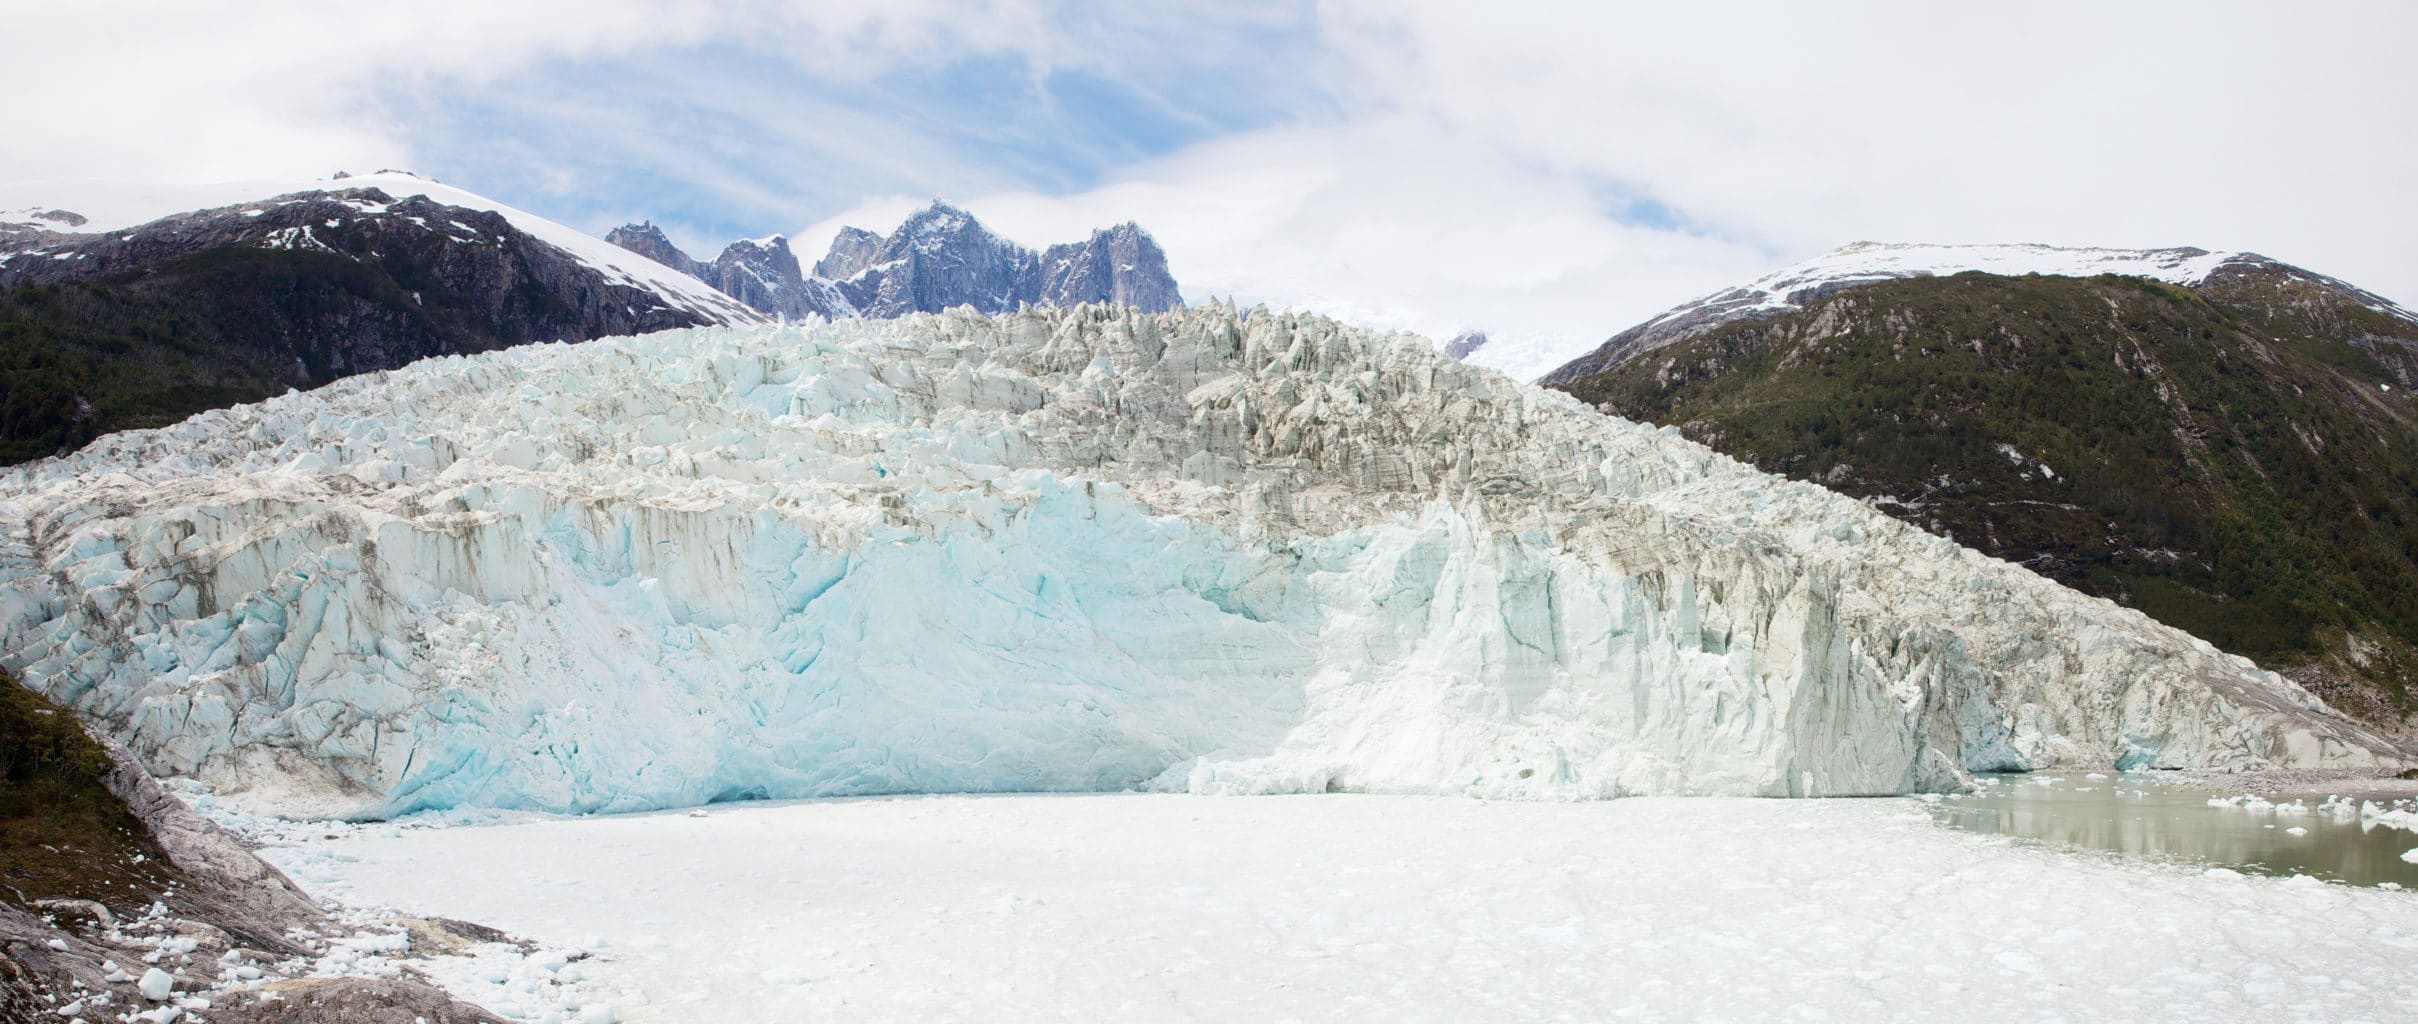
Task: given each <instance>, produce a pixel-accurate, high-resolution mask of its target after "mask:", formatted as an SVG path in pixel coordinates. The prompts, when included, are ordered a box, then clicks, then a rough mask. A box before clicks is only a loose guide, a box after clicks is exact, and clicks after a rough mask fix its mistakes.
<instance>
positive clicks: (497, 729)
mask: <svg viewBox="0 0 2418 1024" xmlns="http://www.w3.org/2000/svg"><path fill="white" fill-rule="evenodd" d="M0 524H5V526H4V527H0V529H5V531H6V532H5V536H0V661H5V663H6V664H7V665H8V666H9V667H11V668H12V669H15V670H17V671H18V672H19V673H20V674H22V675H23V676H24V678H25V679H26V680H27V682H28V683H29V684H30V685H33V686H35V687H37V688H39V689H41V690H43V691H44V692H46V693H47V694H49V695H50V696H51V697H52V698H53V699H55V700H59V701H61V702H63V703H67V704H70V705H72V706H74V707H75V708H76V709H78V710H79V711H80V712H82V713H83V714H85V715H87V716H88V717H89V718H91V719H92V720H94V721H96V722H98V723H101V724H102V725H103V727H105V728H106V729H108V730H109V731H111V732H112V733H114V734H115V735H117V737H118V738H120V739H121V740H123V741H125V742H126V743H127V744H128V746H129V747H131V748H132V749H133V750H135V751H136V752H137V753H138V754H139V755H140V756H141V757H142V758H143V759H144V760H145V761H146V763H147V764H148V765H149V766H150V767H151V768H152V769H153V770H154V771H156V772H160V773H163V774H182V775H191V776H195V777H198V778H200V779H202V780H204V781H207V782H210V783H212V784H214V785H216V786H217V787H218V788H219V790H220V792H221V793H222V794H223V795H224V796H225V797H226V798H227V799H230V800H234V801H238V802H248V803H250V804H252V805H255V806H258V807H261V808H264V809H270V810H277V811H281V812H285V813H301V814H331V815H349V816H365V815H385V814H395V813H403V812H408V811H412V810H418V809H427V808H444V807H457V806H489V807H517V808H533V809H543V810H555V811H586V810H637V809H645V808H655V807H665V806H678V805H684V804H694V803H702V802H707V801H714V800H723V799H734V798H748V797H801V796H825V795H843V794H872V793H897V792H934V791H992V790H1089V789H1110V788H1124V787H1135V786H1156V787H1162V788H1189V789H1193V790H1196V791H1205V792H1270V791H1302V790H1312V791H1315V790H1324V789H1331V788H1332V789H1355V790H1372V791H1404V792H1450V793H1471V794H1476V795H1485V796H1532V797H1610V796H1619V795H1627V794H1647V793H1655V794H1755V795H1772V796H1784V795H1785V796H1804V795H1840V794H1874V793H1898V792H1907V791H1919V790H1930V789H1939V788H1944V787H1949V786H1953V785H1956V784H1958V782H1959V781H1960V779H1961V777H1962V773H1963V772H1964V771H1967V770H1975V769H1983V768H2031V767H2043V766H2050V765H2095V766H2111V765H2117V764H2119V763H2121V764H2123V765H2125V766H2128V767H2129V766H2159V767H2186V766H2190V767H2230V768H2246V767H2257V766H2266V765H2292V766H2325V767H2364V766H2375V765H2382V764H2394V763H2402V762H2404V761H2405V760H2407V759H2408V756H2409V755H2408V752H2407V751H2405V750H2403V749H2401V748H2398V747H2396V746H2395V745H2394V744H2393V743H2392V742H2390V741H2388V740H2387V739H2385V738H2383V737H2381V736H2378V735H2376V734H2373V733H2371V732H2369V731H2367V730H2365V729H2363V728H2361V727H2359V726H2358V725H2356V724H2354V723H2352V722H2350V721H2348V720H2346V719H2343V718H2342V717H2340V716H2338V715H2336V714H2334V713H2333V712H2331V711H2329V710H2328V709H2326V708H2325V707H2324V706H2323V705H2322V704H2321V703H2320V702H2318V701H2317V700H2316V699H2315V698H2313V697H2311V696H2310V695H2308V694H2307V693H2305V692H2304V691H2302V690H2300V689H2299V688H2297V687H2295V686H2294V685H2292V684H2291V683H2289V682H2288V681H2285V680H2283V679H2282V678H2280V677H2278V676H2276V675H2274V674H2272V673H2268V672H2265V671H2261V670H2259V669H2257V668H2255V667H2253V666H2251V665H2250V664H2249V663H2247V662H2245V661H2242V660H2241V659H2238V658H2234V657H2231V656H2228V655H2224V654H2222V653H2220V652H2217V651H2216V650H2214V649H2212V648H2210V647H2209V646H2208V645H2206V644H2205V643H2202V642H2200V641H2197V640H2195V639H2193V638H2191V637H2189V636H2187V635H2185V634H2182V633H2179V632H2176V631H2174V630H2172V629H2168V628H2165V627H2163V626H2160V625H2158V624H2156V623H2154V622H2152V621H2151V620H2149V619H2148V618H2146V617H2144V616H2141V615H2139V614H2136V613H2134V612H2131V611H2128V610H2125V609H2122V608H2120V607H2117V606H2115V605H2112V604H2109V603H2107V602H2104V601H2100V600H2097V599H2093V598H2087V597H2083V596H2081V595H2078V594H2075V593H2073V592H2071V591H2068V590H2065V589H2063V588H2061V587H2058V586H2056V585H2055V584H2053V583H2050V582H2048V581H2046V580H2043V579H2041V578H2039V577H2037V576H2034V575H2032V574H2030V573H2028V572H2026V571H2024V570H2022V569H2020V568H2017V567H2015V566H2012V565H2008V564H2005V563H2002V562H1998V561H1994V560H1992V559H1989V558H1986V557H1984V556H1982V555H1980V554H1978V553H1975V552H1972V551H1968V550H1965V549H1962V548H1959V547H1957V546H1955V545H1954V544H1951V543H1949V542H1948V541H1945V540H1942V539H1940V538H1937V537H1932V536H1929V535H1926V534H1924V533H1921V532H1919V531H1916V530H1913V529H1911V528H1908V527H1906V526H1903V525H1902V524H1899V523H1897V522H1895V521H1893V520H1890V519H1889V518H1887V517H1885V516H1882V515H1880V514H1878V513H1876V512H1873V511H1871V510H1870V509H1867V508H1865V507H1864V506H1862V505H1860V504H1858V503H1856V502H1854V501H1852V500H1850V499H1847V498H1844V497H1841V496H1838V495H1835V494H1832V493H1830V492H1827V491H1824V490H1821V489H1820V488H1817V487H1814V486H1812V485H1808V484H1802V483H1791V482H1788V481H1785V480H1782V479H1779V478H1776V477H1771V476H1767V475H1764V474H1761V473H1758V472H1756V471H1754V470H1752V469H1750V468H1748V467H1745V466H1743V465H1741V464H1739V463H1736V462H1733V461H1731V460H1729V459H1727V458H1724V457H1722V456H1720V455H1717V454H1714V453H1712V452H1710V451H1709V450H1707V449H1705V448H1703V447H1701V446H1699V445H1696V444H1693V443H1691V442H1688V441H1686V440H1684V439H1682V438H1680V437H1678V436H1677V435H1676V433H1675V432H1672V431H1668V430H1657V429H1655V428H1653V427H1649V426H1644V425H1640V424H1634V423H1629V422H1627V421H1624V420H1620V419H1617V418H1613V417H1607V416H1603V415H1600V414H1597V413H1595V412H1593V411H1591V410H1588V409H1586V408H1584V407H1582V406H1580V405H1578V404H1577V403H1575V402H1574V401H1572V400H1571V399H1569V398H1567V397H1566V396H1563V395H1561V394H1558V393H1555V392H1551V391H1544V390H1539V389H1536V388H1531V387H1523V386H1520V385H1518V384H1515V383H1513V382H1512V381H1510V380H1507V379H1505V378H1503V377H1501V376H1499V375H1496V374H1493V373H1491V372H1489V371H1485V370H1481V369H1477V368H1474V367H1468V366H1464V365H1462V364H1460V363H1458V362H1456V361H1454V360H1452V359H1451V358H1449V357H1447V356H1444V355H1442V354H1440V353H1439V352H1437V351H1436V350H1435V349H1434V347H1433V346H1432V345H1430V344H1429V343H1428V342H1426V341H1425V340H1423V339H1419V338H1416V337H1413V336H1409V335H1379V334H1372V333H1367V332H1363V331H1358V330H1353V329H1347V328H1344V327H1341V326H1338V325H1336V324H1334V323H1332V322H1330V321H1327V320H1324V319H1320V318H1316V317H1310V316H1302V315H1276V314H1270V313H1267V312H1265V311H1254V312H1251V313H1242V312H1238V311H1236V310H1234V309H1232V308H1228V307H1222V306H1210V307H1202V308H1195V309H1191V310H1185V311H1179V312H1175V313H1168V314H1161V315H1155V316H1145V315H1140V314H1136V313H1134V312H1132V311H1130V310H1127V309H1122V308H1117V307H1082V308H1078V309H1073V310H1037V311H1031V312H1024V313H1017V314H1009V315H1001V316H996V317H983V316H979V315H974V314H972V313H970V312H965V311H957V312H951V313H946V314H938V315H923V316H915V317H909V318H906V319H902V320H898V321H846V322H840V323H831V324H824V323H816V324H810V325H805V326H789V327H762V328H702V329H697V330H692V331H681V332H671V333H664V334H654V335H648V336H644V337H638V338H612V339H604V340H600V341H594V342H588V343H584V344H578V345H549V346H535V347H528V348H520V349H513V350H509V351H504V352H498V353H492V354H488V355H483V356H478V357H472V358H444V359H436V360H430V361H427V362H423V363H420V364H416V365H414V366H411V367H409V368H406V369H404V370H400V371H396V372H391V373H383V374H373V375H368V376H365V377H360V378H355V379H351V380H346V381H342V382H339V383H336V384H333V385H330V386H328V387H325V388H322V389H319V390H317V391H314V392H310V393H308V394H289V395H287V396H285V397H282V398H278V399H273V400H271V401H268V402H264V403H261V404H258V405H253V406H244V407H238V408H234V409H228V410H222V411H218V412H212V413H205V414H203V415H201V416H198V417H195V418H193V419H192V420H189V421H187V422H185V423H182V424H178V425H176V426H173V427H168V428H164V429H160V430H152V431H136V432H129V433H125V434H118V435H112V436H110V437H106V438H103V439H101V440H99V441H97V442H95V443H94V444H93V445H92V446H91V447H89V448H87V449H86V450H84V451H82V452H80V453H77V454H75V455H73V456H69V457H66V458H61V459H55V460H49V461H46V462H42V463H37V464H33V465H30V466H26V467H20V468H17V469H15V470H11V471H9V472H7V473H6V474H4V475H0Z"/></svg>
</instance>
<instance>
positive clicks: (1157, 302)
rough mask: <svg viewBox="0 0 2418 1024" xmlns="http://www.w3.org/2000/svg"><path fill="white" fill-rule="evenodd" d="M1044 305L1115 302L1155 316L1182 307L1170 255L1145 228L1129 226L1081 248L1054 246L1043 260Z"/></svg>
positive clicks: (1102, 232) (1096, 235)
mask: <svg viewBox="0 0 2418 1024" xmlns="http://www.w3.org/2000/svg"><path fill="white" fill-rule="evenodd" d="M1041 275H1042V277H1041V286H1040V290H1039V291H1040V301H1041V302H1042V303H1043V304H1045V305H1053V306H1072V305H1076V304H1079V303H1084V302H1116V303H1122V304H1124V305H1128V306H1134V307H1138V308H1140V309H1145V310H1148V311H1150V312H1153V313H1157V312H1163V311H1165V310H1170V309H1177V308H1180V307H1182V306H1183V304H1184V297H1183V295H1182V294H1180V293H1179V292H1178V291H1177V289H1176V283H1175V278H1174V276H1173V275H1171V274H1169V273H1168V272H1167V253H1166V251H1165V250H1162V249H1160V248H1159V243H1158V242H1157V240H1155V239H1153V238H1151V237H1150V233H1149V232H1147V231H1144V230H1142V226H1141V225H1139V224H1136V223H1134V222H1132V221H1126V222H1125V223H1123V224H1119V225H1117V226H1115V227H1111V228H1104V229H1101V230H1098V231H1094V232H1092V233H1091V238H1090V239H1088V240H1086V241H1082V242H1069V243H1066V244H1063V245H1053V246H1050V247H1049V251H1047V252H1045V253H1043V254H1042V256H1041Z"/></svg>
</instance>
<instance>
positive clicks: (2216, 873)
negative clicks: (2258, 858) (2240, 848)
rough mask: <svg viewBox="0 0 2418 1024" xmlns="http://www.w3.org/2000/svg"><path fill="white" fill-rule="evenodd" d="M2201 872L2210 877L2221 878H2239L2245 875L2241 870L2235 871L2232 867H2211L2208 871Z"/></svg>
mask: <svg viewBox="0 0 2418 1024" xmlns="http://www.w3.org/2000/svg"><path fill="white" fill-rule="evenodd" d="M2200 874H2202V875H2206V876H2207V877H2209V878H2221V879H2238V878H2242V877H2245V876H2244V875H2243V874H2242V873H2241V872H2239V871H2235V870H2233V869H2232V868H2209V869H2208V870H2206V871H2202V872H2200Z"/></svg>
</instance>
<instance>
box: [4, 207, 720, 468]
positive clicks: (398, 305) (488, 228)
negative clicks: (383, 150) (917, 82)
mask: <svg viewBox="0 0 2418 1024" xmlns="http://www.w3.org/2000/svg"><path fill="white" fill-rule="evenodd" d="M107 198H108V197H103V200H102V201H103V205H102V206H96V207H92V211H93V212H91V213H90V214H87V213H82V212H77V211H73V210H67V209H36V210H24V211H19V212H17V213H13V214H0V222H4V223H0V463H6V462H21V461H24V460H26V459H31V458H38V457H40V456H44V455H51V454H56V453H59V452H63V451H68V450H72V449H74V448H76V447H78V446H80V445H82V444H83V443H85V442H86V441H89V440H91V439H92V438H94V437H97V436H99V435H101V434H104V433H109V432H111V431H117V430H125V429H130V428H138V427H153V426H161V425H165V424H168V423H173V422H176V421H177V420H180V419H183V418H184V417H186V416H189V415H191V414H193V413H196V412H201V411H204V410H207V409H215V408H221V407H224V406H227V405H231V404H235V403H238V402H246V401H254V400H258V399H261V398H265V397H267V396H270V395H275V394H281V393H283V392H285V391H286V390H288V389H290V388H303V389H308V388H311V387H315V386H317V385H320V384H324V383H326V382H328V381H331V380H336V379H339V378H342V377H345V376H349V375H352V374H356V373H365V372H370V371H375V370H387V369H393V368H395V367H399V366H402V365H404V364H406V363H409V362H411V361H413V360H415V359H420V358H424V357H427V356H431V355H442V354H450V353H464V352H482V351H487V350H490V349H496V348H504V347H509V346H512V345H519V344H525V343H528V342H535V341H554V340H566V339H567V340H578V339H585V338H593V337H598V336H601V335H608V334H630V333H639V332H646V331H656V330H663V329H666V328H672V327H686V326H694V325H698V324H709V323H745V322H753V321H756V320H759V319H761V316H760V314H758V313H756V312H755V311H754V310H752V309H750V308H748V307H747V306H745V305H743V304H741V303H739V302H736V301H733V300H731V299H730V298H728V297H726V296H725V295H723V294H722V293H720V292H718V291H715V290H714V289H712V288H708V287H705V286H703V285H702V284H701V283H700V282H698V281H695V280H693V279H691V278H689V277H687V276H685V275H682V274H679V273H675V272H673V271H672V270H670V269H667V268H664V267H661V266H657V265H655V264H653V263H651V262H649V261H647V260H645V259H640V258H636V257H634V256H632V255H631V254H630V253H628V252H626V251H624V250H622V249H619V248H616V247H614V246H610V245H606V244H604V243H603V242H602V241H601V240H598V239H594V238H589V237H587V236H584V235H581V234H580V233H578V232H576V231H573V230H571V229H569V228H566V227H563V226H562V225H559V224H553V223H551V222H547V221H544V220H543V219H541V218H536V217H532V216H530V215H528V214H525V213H521V212H519V211H516V210H512V209H510V208H508V207H503V206H501V205H500V204H496V203H493V202H491V201H488V200H484V199H482V198H480V197H478V196H475V195H472V194H470V193H467V192H463V191H461V190H459V189H451V188H448V187H446V186H443V185H441V184H438V183H436V182H432V181H428V180H426V179H421V178H417V177H414V176H411V175H406V174H394V173H387V174H379V175H371V176H366V177H361V178H351V179H342V180H330V181H324V182H315V183H307V185H306V187H302V188H299V189H297V190H295V191H290V192H282V193H277V194H274V195H264V196H262V197H259V198H254V199H249V200H243V201H237V202H231V203H227V204H225V205H218V206H211V207H208V208H203V209H197V210H191V211H186V212H176V213H169V214H166V215H164V216H154V214H156V213H157V211H156V210H155V209H145V208H144V207H143V204H141V203H134V204H131V205H130V206H129V207H128V209H132V210H134V211H136V212H127V210H126V209H110V208H108V204H107V202H106V200H107ZM121 205H123V204H121Z"/></svg>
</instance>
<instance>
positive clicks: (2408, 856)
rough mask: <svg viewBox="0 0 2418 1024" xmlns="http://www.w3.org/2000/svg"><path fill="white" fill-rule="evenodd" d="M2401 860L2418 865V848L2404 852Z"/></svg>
mask: <svg viewBox="0 0 2418 1024" xmlns="http://www.w3.org/2000/svg"><path fill="white" fill-rule="evenodd" d="M2401 859H2402V860H2406V861H2409V862H2410V863H2412V864H2418V847H2412V848H2410V849H2408V850H2405V851H2403V852H2402V854H2401Z"/></svg>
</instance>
